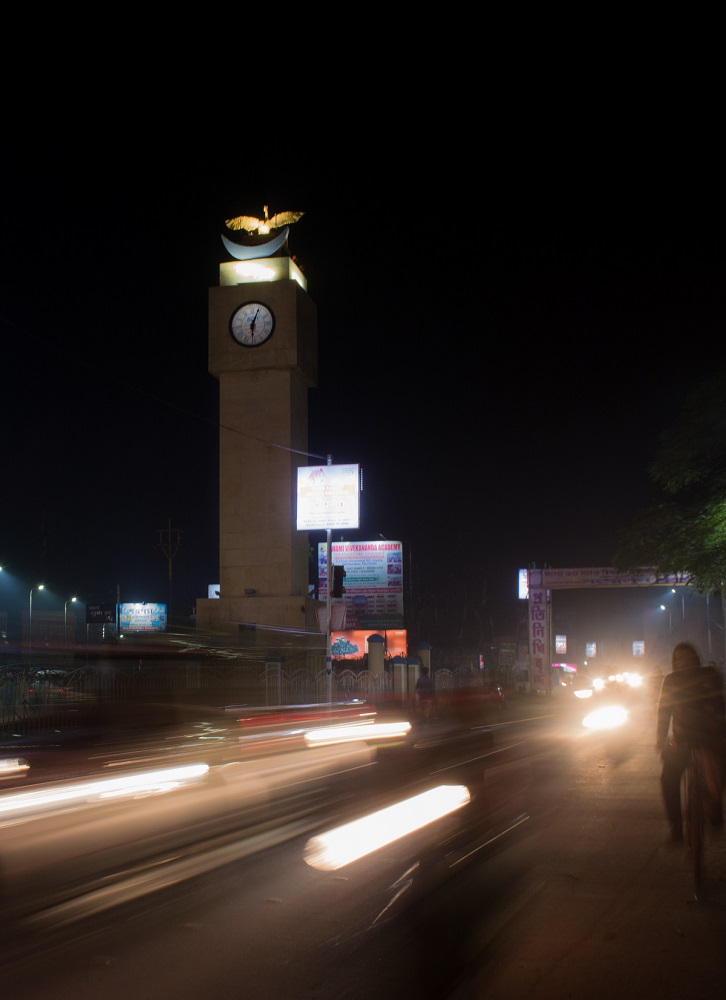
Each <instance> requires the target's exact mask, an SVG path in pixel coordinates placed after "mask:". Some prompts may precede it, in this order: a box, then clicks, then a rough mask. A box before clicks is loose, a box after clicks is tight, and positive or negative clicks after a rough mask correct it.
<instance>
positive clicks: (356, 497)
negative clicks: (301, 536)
mask: <svg viewBox="0 0 726 1000" xmlns="http://www.w3.org/2000/svg"><path fill="white" fill-rule="evenodd" d="M359 526H360V468H359V466H357V465H313V466H301V467H300V468H298V470H297V528H298V531H327V530H328V529H332V530H336V529H338V528H358V527H359Z"/></svg>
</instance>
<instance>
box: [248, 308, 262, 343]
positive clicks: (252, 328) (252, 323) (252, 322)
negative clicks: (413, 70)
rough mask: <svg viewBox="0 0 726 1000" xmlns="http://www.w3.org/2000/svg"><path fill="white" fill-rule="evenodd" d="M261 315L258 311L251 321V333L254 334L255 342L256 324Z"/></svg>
mask: <svg viewBox="0 0 726 1000" xmlns="http://www.w3.org/2000/svg"><path fill="white" fill-rule="evenodd" d="M259 315H260V310H259V309H258V310H257V312H256V313H255V315H254V316H253V317H252V320H251V321H250V333H251V334H252V339H253V340H254V336H255V323H256V322H257V317H258V316H259Z"/></svg>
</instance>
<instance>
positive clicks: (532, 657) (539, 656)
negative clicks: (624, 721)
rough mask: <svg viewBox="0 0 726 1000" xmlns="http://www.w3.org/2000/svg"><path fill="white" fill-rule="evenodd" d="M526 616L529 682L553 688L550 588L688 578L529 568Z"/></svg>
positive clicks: (673, 583) (677, 582)
mask: <svg viewBox="0 0 726 1000" xmlns="http://www.w3.org/2000/svg"><path fill="white" fill-rule="evenodd" d="M524 572H525V573H526V574H527V580H526V585H527V601H528V608H527V619H528V622H529V682H530V690H531V691H533V692H546V693H547V694H549V693H550V691H551V686H552V677H551V669H550V667H551V662H552V641H551V640H552V636H551V631H552V616H551V604H550V601H549V592H550V591H552V590H584V589H587V588H591V587H593V588H594V587H660V586H663V587H678V586H685V585H686V583H687V581H686V579H685V575H684V574H682V573H672V574H668V575H665V574H659V573H656V572H655V571H654V570H647V569H645V570H642V571H641V572H640V573H620V572H618V570H615V569H611V568H608V567H605V568H600V569H597V568H595V569H592V568H590V569H550V568H545V569H535V568H532V569H528V570H525V571H524Z"/></svg>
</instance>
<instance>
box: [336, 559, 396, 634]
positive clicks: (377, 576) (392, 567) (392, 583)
mask: <svg viewBox="0 0 726 1000" xmlns="http://www.w3.org/2000/svg"><path fill="white" fill-rule="evenodd" d="M330 548H331V558H332V562H333V566H343V567H344V569H345V579H344V584H343V585H344V587H345V593H344V594H343V598H344V600H345V611H346V614H345V622H346V628H349V629H359V628H373V629H377V630H379V629H382V628H393V629H395V628H402V627H403V543H402V542H391V541H377V542H332V543H331V547H330ZM327 594H328V546H327V543H326V542H320V543H319V544H318V596H319V597H320V599H321V600H324V599H325V598H326V597H327Z"/></svg>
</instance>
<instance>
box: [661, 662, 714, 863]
mask: <svg viewBox="0 0 726 1000" xmlns="http://www.w3.org/2000/svg"><path fill="white" fill-rule="evenodd" d="M671 665H672V672H671V673H670V674H666V676H665V677H664V678H663V683H662V685H661V689H660V696H659V698H658V706H657V711H656V727H657V728H656V749H657V750H658V751H659V752H660V755H661V759H662V761H663V770H662V772H661V789H662V791H663V804H664V806H665V813H666V819H667V820H668V823H669V826H670V843H673V844H678V843H682V842H683V817H682V812H681V777H682V775H683V771H684V770H685V767H686V760H687V756H688V747H689V746H700V747H703V748H704V749H705V750H706V751H707V753H706V780H707V783H708V788H709V792H710V795H709V800H710V801H709V807H710V808H709V812H708V817H709V819H710V820H711V823H712V824H713V825H714V826H719V827H720V826H721V825H722V824H723V811H722V787H723V762H724V753H725V751H726V706H725V704H724V694H723V683H722V679H721V675H720V674H719V672H718V671H717V670H716V669H715V668H714V667H712V666H708V667H703V666H701V661H700V659H699V656H698V653H697V652H696V650H695V648H694V647H693V646H692V645H691V644H690V643H688V642H679V643H677V644H676V646H675V647H674V648H673V656H672V658H671ZM669 733H670V735H669Z"/></svg>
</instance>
